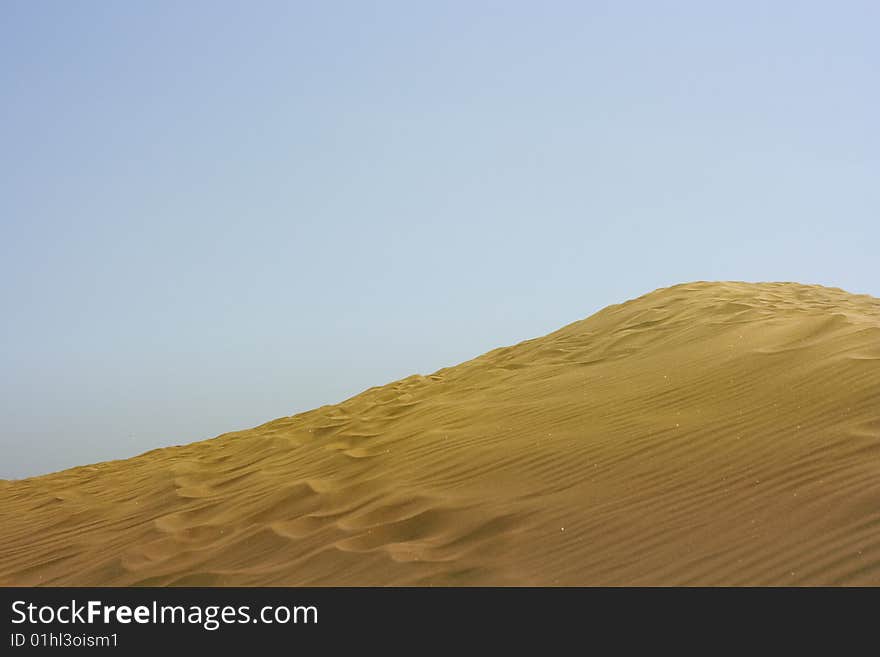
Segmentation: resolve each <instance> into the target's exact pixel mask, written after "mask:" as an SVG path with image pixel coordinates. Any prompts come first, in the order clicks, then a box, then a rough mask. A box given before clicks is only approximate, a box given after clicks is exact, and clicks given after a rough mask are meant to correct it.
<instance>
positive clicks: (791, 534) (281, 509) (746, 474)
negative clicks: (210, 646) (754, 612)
mask: <svg viewBox="0 0 880 657" xmlns="http://www.w3.org/2000/svg"><path fill="white" fill-rule="evenodd" d="M0 526H2V533H0V584H3V585H114V586H115V585H344V586H345V585H369V586H373V585H526V586H528V585H560V586H561V585H880V299H876V298H873V297H870V296H865V295H861V296H858V295H852V294H849V293H847V292H844V291H842V290H839V289H834V288H825V287H819V286H806V285H799V284H794V283H761V284H751V283H704V282H700V283H690V284H684V285H678V286H674V287H670V288H664V289H660V290H657V291H655V292H652V293H650V294H646V295H644V296H642V297H639V298H637V299H634V300H632V301H629V302H627V303H623V304H620V305H614V306H609V307H608V308H605V309H604V310H602V311H600V312H598V313H596V314H595V315H593V316H591V317H589V318H587V319H585V320H582V321H578V322H575V323H573V324H570V325H568V326H566V327H564V328H562V329H560V330H558V331H556V332H554V333H551V334H549V335H547V336H545V337H541V338H536V339H533V340H527V341H525V342H522V343H520V344H517V345H515V346H511V347H504V348H500V349H495V350H494V351H490V352H489V353H487V354H484V355H482V356H480V357H478V358H475V359H474V360H471V361H468V362H465V363H462V364H461V365H458V366H455V367H450V368H446V369H442V370H439V371H437V372H435V373H434V374H431V375H429V376H420V375H415V376H411V377H408V378H406V379H403V380H401V381H397V382H395V383H391V384H388V385H384V386H381V387H376V388H371V389H369V390H367V391H365V392H363V393H361V394H359V395H357V396H355V397H353V398H351V399H348V400H346V401H344V402H342V403H340V404H336V405H332V406H324V407H321V408H318V409H315V410H312V411H309V412H306V413H301V414H299V415H295V416H292V417H285V418H281V419H277V420H273V421H271V422H268V423H266V424H263V425H261V426H259V427H256V428H254V429H250V430H247V431H237V432H233V433H228V434H224V435H222V436H219V437H217V438H214V439H211V440H205V441H202V442H197V443H193V444H190V445H185V446H179V447H170V448H165V449H158V450H154V451H151V452H148V453H146V454H142V455H140V456H137V457H135V458H131V459H127V460H123V461H113V462H108V463H99V464H96V465H89V466H84V467H78V468H73V469H70V470H66V471H63V472H58V473H54V474H50V475H46V476H40V477H34V478H31V479H23V480H17V481H3V482H0Z"/></svg>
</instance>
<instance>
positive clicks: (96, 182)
mask: <svg viewBox="0 0 880 657" xmlns="http://www.w3.org/2000/svg"><path fill="white" fill-rule="evenodd" d="M878 26H880V3H877V2H873V1H868V0H866V1H864V2H794V1H793V0H792V1H789V2H764V1H757V2H743V1H739V0H738V1H737V2H703V1H695V2H662V1H644V2H625V1H619V0H615V1H609V2H588V1H580V2H553V1H547V2H544V1H542V2H538V1H531V2H510V1H504V2H502V1H498V2H478V1H475V0H467V1H463V2H451V1H448V0H444V1H442V2H441V1H435V2H410V1H406V2H366V1H357V2H346V3H341V2H327V1H323V0H322V1H320V2H318V1H315V2H266V1H255V2H244V1H237V2H218V1H216V0H211V1H210V2H207V1H206V2H195V1H187V2H179V1H174V2H159V1H155V0H151V1H149V2H146V1H144V2H110V1H109V0H105V1H103V2H93V1H91V2H87V1H80V2H47V1H45V0H2V2H0V94H2V96H0V101H2V102H0V117H2V121H0V309H2V314H3V322H2V336H0V338H2V340H0V375H2V376H0V386H2V389H0V396H2V414H0V415H2V416H0V450H2V451H0V455H2V456H0V477H8V478H9V477H22V476H28V475H33V474H40V473H44V472H48V471H51V470H56V469H60V468H65V467H69V466H73V465H79V464H85V463H90V462H94V461H98V460H106V459H111V458H122V457H127V456H132V455H134V454H137V453H140V452H143V451H146V450H148V449H152V448H154V447H159V446H164V445H170V444H180V443H187V442H191V441H194V440H200V439H204V438H208V437H211V436H214V435H217V434H219V433H222V432H225V431H232V430H236V429H243V428H247V427H250V426H254V425H256V424H260V423H262V422H265V421H268V420H271V419H273V418H276V417H279V416H284V415H292V414H294V413H296V412H299V411H303V410H307V409H309V408H313V407H315V406H319V405H321V404H326V403H335V402H338V401H341V400H342V399H344V398H346V397H349V396H351V395H353V394H355V393H357V392H360V391H361V390H363V389H364V388H367V387H369V386H372V385H380V384H383V383H387V382H389V381H392V380H395V379H398V378H401V377H403V376H407V375H409V374H412V373H416V372H420V373H429V372H432V371H434V370H436V369H439V368H440V367H445V366H449V365H453V364H456V363H458V362H461V361H464V360H467V359H470V358H472V357H474V356H477V355H479V354H481V353H483V352H485V351H487V350H489V349H491V348H494V347H497V346H501V345H505V344H511V343H515V342H518V341H520V340H523V339H526V338H531V337H536V336H538V335H543V334H545V333H548V332H550V331H552V330H554V329H556V328H558V327H560V326H562V325H564V324H566V323H568V322H571V321H574V320H577V319H581V318H583V317H586V316H588V315H590V314H592V313H593V312H595V311H596V310H598V309H599V308H601V307H603V306H606V305H608V304H610V303H617V302H621V301H624V300H626V299H629V298H632V297H635V296H638V295H640V294H643V293H645V292H648V291H650V290H653V289H655V288H657V287H662V286H667V285H671V284H675V283H680V282H685V281H690V280H716V279H734V280H749V281H765V280H794V281H799V282H804V283H821V284H825V285H832V286H837V287H843V288H844V289H847V290H849V291H851V292H859V293H869V294H873V295H875V296H880V258H878V252H880V179H878V177H880V137H878V134H880V130H878V125H880V124H878V117H880V84H878V82H880V80H878V72H880V39H878Z"/></svg>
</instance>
